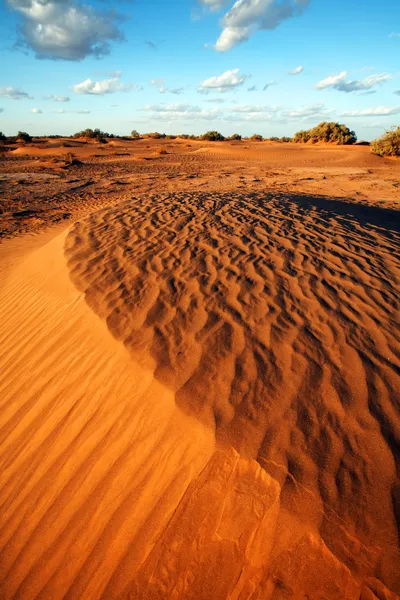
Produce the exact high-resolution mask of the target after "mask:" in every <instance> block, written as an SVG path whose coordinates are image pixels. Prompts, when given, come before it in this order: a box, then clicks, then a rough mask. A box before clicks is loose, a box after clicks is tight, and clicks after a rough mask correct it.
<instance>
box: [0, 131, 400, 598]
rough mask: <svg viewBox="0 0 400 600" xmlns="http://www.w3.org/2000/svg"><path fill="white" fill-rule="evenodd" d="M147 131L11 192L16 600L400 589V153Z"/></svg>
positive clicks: (4, 254) (8, 477)
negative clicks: (26, 198) (50, 193)
mask: <svg viewBox="0 0 400 600" xmlns="http://www.w3.org/2000/svg"><path fill="white" fill-rule="evenodd" d="M147 142H148V140H144V141H141V142H140V143H138V142H135V143H133V142H131V143H129V142H127V143H126V144H125V145H124V144H123V143H122V142H121V143H120V145H119V144H117V148H118V150H119V149H120V148H121V147H122V148H127V149H129V152H130V153H131V154H132V156H129V157H128V159H125V158H124V157H121V158H120V159H118V158H117V157H111V156H110V148H108V149H107V150H105V151H104V155H105V156H107V155H108V156H110V161H111V162H110V164H111V166H110V167H109V169H111V170H109V171H108V172H107V173H108V174H107V176H106V177H103V178H99V177H98V175H97V171H96V169H97V168H99V169H100V168H104V166H103V167H101V160H100V161H99V163H98V165H99V166H98V167H97V162H96V160H97V159H96V160H94V162H90V163H89V164H86V165H84V166H83V167H79V166H77V167H73V168H72V170H68V172H67V175H66V176H65V175H63V174H61V175H59V174H58V172H57V171H54V170H52V169H51V170H50V171H49V170H46V169H47V167H43V169H44V170H42V171H40V172H41V173H43V174H44V175H46V174H48V175H51V174H52V173H56V175H57V177H59V179H57V181H55V179H51V178H49V179H48V181H46V182H44V181H43V180H42V181H41V180H40V178H38V179H37V183H33V184H32V187H31V188H29V192H28V195H29V193H30V194H31V199H32V203H31V205H30V207H29V210H30V211H32V210H35V211H36V213H35V214H36V217H35V219H36V220H35V221H34V222H31V220H32V219H33V216H32V214H25V213H23V214H22V215H19V216H18V215H16V216H12V215H14V214H15V213H18V210H17V209H16V207H15V204H13V203H14V202H17V200H16V201H14V200H13V198H12V195H11V194H12V187H11V186H9V188H8V189H9V190H10V192H9V193H10V199H9V201H8V202H9V204H8V205H7V206H9V207H10V208H9V212H7V211H5V212H4V213H3V222H4V223H5V226H6V231H7V232H8V233H10V232H17V231H23V230H24V229H23V228H26V230H28V231H29V230H35V229H38V228H41V227H42V228H43V226H45V225H47V224H49V223H51V222H54V221H56V220H57V219H56V218H53V217H52V216H51V215H59V211H60V210H63V211H65V210H69V211H70V214H69V216H68V217H66V219H67V218H68V219H70V218H71V217H72V218H74V216H79V215H82V218H80V220H79V221H77V222H76V223H74V224H73V225H71V226H70V227H69V228H68V229H65V228H63V227H61V228H60V230H59V231H58V232H55V233H50V234H42V235H41V236H39V237H37V238H29V237H28V236H23V237H20V238H17V239H15V240H12V241H8V242H6V243H4V244H3V246H2V247H1V248H0V276H1V279H2V283H3V284H2V287H1V291H0V314H1V317H2V319H1V321H0V338H1V340H2V344H1V346H0V373H1V375H0V390H1V395H0V402H1V405H2V410H1V411H0V464H1V468H0V506H1V509H0V597H1V598H4V599H6V600H8V599H14V598H18V599H21V600H25V599H34V598H40V599H45V598H46V599H52V600H53V599H55V598H57V599H58V598H69V599H74V600H75V599H81V598H82V599H83V598H84V599H85V600H86V599H100V598H101V599H104V600H106V599H107V600H108V599H113V598H119V599H128V598H130V599H132V600H133V599H134V600H164V599H174V600H179V599H190V600H225V599H229V600H234V599H235V600H284V599H288V598H293V599H306V598H312V599H314V598H315V599H321V600H322V599H326V600H331V599H332V600H338V599H339V598H340V599H344V600H376V599H378V600H395V599H396V598H398V597H399V594H400V553H399V517H400V508H399V501H400V491H399V490H400V484H399V478H398V473H399V471H398V466H399V465H398V460H399V453H398V448H399V439H400V416H399V379H398V373H399V367H400V365H399V362H400V361H399V355H398V347H399V343H398V342H399V336H398V316H399V312H398V308H399V305H398V277H399V261H398V249H399V219H398V216H397V215H398V210H397V209H398V203H397V200H396V186H395V185H393V186H392V187H389V185H388V183H390V184H391V182H392V180H393V181H394V182H396V181H397V180H398V173H399V168H398V165H397V164H395V163H389V162H383V163H382V162H381V163H376V162H375V159H376V157H371V156H370V155H369V154H366V153H365V150H366V149H365V148H353V149H350V150H349V149H347V148H345V149H340V148H323V147H317V148H302V147H300V148H298V147H296V146H291V145H289V147H287V148H284V147H283V146H282V145H269V144H261V145H257V144H253V145H251V144H245V146H249V147H248V148H246V147H244V145H243V144H242V145H240V144H235V145H228V144H222V145H218V144H216V145H212V144H208V145H204V144H203V146H201V145H200V144H199V143H198V144H197V145H196V144H194V143H191V145H190V146H191V147H190V148H189V147H188V146H187V144H183V142H175V144H171V145H170V148H171V153H170V154H168V155H167V156H166V157H164V156H163V157H161V158H160V157H159V158H154V160H149V161H144V163H143V164H145V165H146V166H140V165H141V164H142V163H140V162H132V157H133V158H135V156H137V155H138V153H139V150H136V148H138V147H139V144H141V145H142V147H143V145H144V143H146V145H149V146H150V148H148V149H147V150H148V153H149V154H148V156H149V157H150V154H151V156H153V157H154V156H155V151H154V148H155V146H154V143H153V144H152V143H149V144H147ZM134 144H137V146H135V147H134ZM158 144H159V142H158ZM199 146H200V147H199ZM82 147H86V145H82ZM174 148H175V149H176V152H175V155H173V156H172V154H173V152H174V150H173V149H174ZM53 150H54V146H53ZM196 150H202V152H196V153H195V154H193V151H196ZM204 150H206V151H204ZM63 151H64V150H63ZM16 152H17V155H23V148H21V149H19V150H18V151H16ZM35 152H36V153H37V151H35ZM39 152H40V150H39ZM74 152H75V148H74ZM142 152H143V149H142ZM88 156H89V155H88V154H87V157H88ZM82 158H84V156H83V155H82V156H80V159H82ZM4 160H5V164H6V166H7V168H8V169H9V171H8V172H9V173H10V174H12V173H13V172H17V173H21V172H23V173H26V174H28V175H29V173H30V172H31V171H30V167H27V166H26V164H25V163H22V162H20V161H23V160H25V159H23V158H22V156H21V158H18V159H15V160H17V162H16V163H15V164H14V162H13V160H10V158H9V157H7V158H6V159H4ZM86 160H89V159H88V158H86ZM118 160H121V161H122V162H118ZM377 160H379V159H377ZM114 161H116V162H114ZM174 161H175V162H176V163H177V164H178V165H179V166H178V167H177V166H176V165H175V163H174ZM192 161H196V162H192ZM246 161H247V162H246ZM285 161H286V162H285ZM371 161H372V162H371ZM147 163H153V164H150V165H147ZM242 163H243V165H244V166H243V170H242ZM372 163H373V165H372ZM132 165H134V166H132ZM285 165H286V166H285ZM289 165H290V167H289ZM371 165H372V166H371ZM57 168H58V167H56V169H57ZM21 169H22V171H21ZM79 169H81V171H79ZM132 169H133V172H132ZM303 169H304V172H306V174H307V175H309V178H308V177H306V178H305V179H306V181H303V182H300V183H299V182H298V179H299V178H300V179H302V177H303ZM371 169H372V170H373V169H376V172H375V173H374V172H372V173H370V172H369V171H370V170H371ZM176 170H178V171H179V172H180V173H181V177H180V181H175V179H176V178H175V177H174V178H173V180H172V181H171V180H170V175H171V174H172V173H173V172H175V171H176ZM378 170H380V171H379V173H380V175H379V181H380V183H379V184H376V185H377V186H378V185H379V188H378V189H379V190H380V191H379V193H377V192H376V188H374V184H371V178H372V180H374V179H373V178H374V177H375V178H378ZM268 171H272V172H273V173H274V175H273V178H274V182H275V184H276V185H275V187H274V186H272V188H271V186H270V185H268V181H270V176H269V175H266V173H268ZM184 173H186V175H185V177H182V175H183V174H184ZM193 173H197V175H196V176H195V177H194V178H192V175H193ZM18 177H21V175H18ZM87 178H89V179H87ZM90 178H91V179H90ZM149 178H150V181H149ZM151 178H153V179H151ZM242 178H247V179H245V180H244V181H245V183H244V184H243V183H242V182H243V179H242ZM354 178H355V179H354ZM357 178H358V179H357ZM396 178H397V179H396ZM69 180H71V183H68V181H69ZM88 180H89V181H92V183H90V184H88ZM253 180H254V181H253ZM284 180H285V181H284ZM21 181H26V179H21ZM117 181H119V182H121V181H122V182H123V181H125V185H123V190H121V187H120V186H121V183H119V184H118V183H117ZM151 182H153V183H151ZM281 184H282V185H281ZM19 185H26V184H25V183H20V184H19ZM242 185H243V189H240V186H242ZM357 185H358V187H359V188H360V189H362V190H363V191H362V196H361V197H357V201H352V200H350V198H349V196H350V195H351V194H352V193H353V192H352V190H353V187H352V186H355V187H357ZM35 186H36V187H35ZM40 186H41V187H40ZM57 186H58V187H57ZM62 186H64V187H62ZM302 186H304V187H302ZM307 186H310V187H307ZM334 186H335V187H334ZM385 186H387V189H388V190H390V192H388V193H387V194H386V192H385V191H384V190H385V189H386V187H385ZM329 187H330V189H331V191H332V189H334V191H335V195H336V196H341V197H342V200H340V199H339V198H337V197H336V198H335V199H330V198H328V197H327V196H328V193H329ZM67 188H68V189H69V190H70V191H69V192H67ZM72 188H73V189H75V192H73V191H71V190H72ZM298 188H299V189H298ZM342 188H343V193H341V189H342ZM392 188H393V189H394V191H393V189H392ZM46 189H47V190H50V189H53V190H54V204H51V205H50V204H48V201H47V200H46V198H45V197H44V190H46ZM61 189H63V190H64V191H60V192H57V190H61ZM107 189H108V190H109V192H108V194H106V190H107ZM40 190H42V191H40ZM148 192H149V193H148ZM317 192H318V194H317ZM58 193H59V194H60V195H59V196H57V194H58ZM35 194H36V195H35ZM103 194H104V195H103ZM57 198H59V199H60V203H61V204H62V207H60V206H59V205H56V199H57ZM102 206H103V208H101V207H102ZM46 207H47V208H46ZM17 208H18V209H19V211H21V210H22V211H25V210H28V209H26V208H24V207H23V206H21V205H18V207H17ZM39 211H41V212H40V213H39ZM38 214H40V215H42V216H41V217H40V218H41V219H42V222H41V223H40V222H38V220H37V219H38V216H37V215H38ZM8 215H10V216H8ZM48 215H50V216H48ZM85 215H87V216H86V218H83V217H84V216H85ZM22 222H23V223H24V225H22V227H21V223H22ZM396 467H397V469H396Z"/></svg>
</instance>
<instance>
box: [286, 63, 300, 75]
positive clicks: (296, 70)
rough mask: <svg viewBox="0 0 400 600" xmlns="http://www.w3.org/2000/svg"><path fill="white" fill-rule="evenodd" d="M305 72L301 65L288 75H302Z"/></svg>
mask: <svg viewBox="0 0 400 600" xmlns="http://www.w3.org/2000/svg"><path fill="white" fill-rule="evenodd" d="M303 71H304V67H303V65H299V66H298V67H296V68H295V69H292V70H291V71H289V72H288V75H300V73H302V72H303Z"/></svg>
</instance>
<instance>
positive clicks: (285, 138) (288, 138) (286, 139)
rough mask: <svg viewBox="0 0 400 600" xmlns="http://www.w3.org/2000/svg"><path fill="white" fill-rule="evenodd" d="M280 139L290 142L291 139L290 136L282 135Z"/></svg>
mask: <svg viewBox="0 0 400 600" xmlns="http://www.w3.org/2000/svg"><path fill="white" fill-rule="evenodd" d="M280 141H281V142H285V143H288V142H291V141H292V138H290V137H286V136H284V137H281V139H280Z"/></svg>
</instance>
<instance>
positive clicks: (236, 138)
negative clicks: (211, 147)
mask: <svg viewBox="0 0 400 600" xmlns="http://www.w3.org/2000/svg"><path fill="white" fill-rule="evenodd" d="M229 139H230V140H238V141H239V140H241V139H242V136H241V135H239V134H238V133H234V134H233V135H231V137H230V138H229Z"/></svg>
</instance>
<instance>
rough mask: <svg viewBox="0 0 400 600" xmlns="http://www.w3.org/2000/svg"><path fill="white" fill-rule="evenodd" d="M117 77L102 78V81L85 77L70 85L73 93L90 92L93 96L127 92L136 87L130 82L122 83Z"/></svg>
mask: <svg viewBox="0 0 400 600" xmlns="http://www.w3.org/2000/svg"><path fill="white" fill-rule="evenodd" d="M119 77H120V74H118V75H117V77H112V78H111V79H103V80H102V81H93V80H92V79H90V78H89V79H85V81H82V83H77V84H75V85H73V86H72V89H73V90H74V92H75V94H92V95H94V96H104V95H105V94H115V92H128V91H129V90H133V89H137V86H136V85H134V84H132V83H122V82H121V81H120V79H119Z"/></svg>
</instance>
